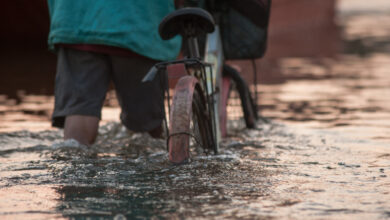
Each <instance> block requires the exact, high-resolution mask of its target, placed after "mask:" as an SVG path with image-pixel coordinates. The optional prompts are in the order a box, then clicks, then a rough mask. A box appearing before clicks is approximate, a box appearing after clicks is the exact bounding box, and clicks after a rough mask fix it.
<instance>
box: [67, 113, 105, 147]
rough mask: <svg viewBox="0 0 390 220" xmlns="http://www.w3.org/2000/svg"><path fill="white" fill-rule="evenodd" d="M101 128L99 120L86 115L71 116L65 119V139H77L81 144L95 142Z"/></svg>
mask: <svg viewBox="0 0 390 220" xmlns="http://www.w3.org/2000/svg"><path fill="white" fill-rule="evenodd" d="M98 127H99V118H98V117H94V116H85V115H70V116H67V117H66V119H65V127H64V139H65V140H66V139H71V138H73V139H75V140H77V141H78V142H80V143H81V144H85V145H91V144H93V142H95V139H96V136H97V133H98Z"/></svg>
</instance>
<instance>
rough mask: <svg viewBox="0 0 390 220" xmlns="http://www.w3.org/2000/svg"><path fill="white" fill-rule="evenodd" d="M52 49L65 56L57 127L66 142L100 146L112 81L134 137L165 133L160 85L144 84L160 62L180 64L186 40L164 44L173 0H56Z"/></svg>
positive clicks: (61, 66) (58, 91)
mask: <svg viewBox="0 0 390 220" xmlns="http://www.w3.org/2000/svg"><path fill="white" fill-rule="evenodd" d="M48 4H49V12H50V19H51V22H50V33H49V39H48V43H49V47H50V49H51V50H55V51H56V52H57V54H58V61H57V75H56V81H55V106H54V113H53V116H52V125H53V126H54V127H59V128H64V138H65V139H71V138H73V139H75V140H77V141H78V142H80V143H81V144H85V145H90V144H92V143H93V142H94V141H95V138H96V136H97V131H98V127H99V121H100V119H101V110H102V106H103V102H104V99H105V96H106V92H107V90H108V87H109V83H110V81H112V82H113V83H114V86H115V90H116V93H117V97H118V101H119V104H120V106H121V110H122V112H121V114H120V120H121V122H122V123H123V124H124V125H125V126H126V127H127V128H128V129H130V130H133V131H136V132H146V131H147V132H149V133H150V134H151V135H152V136H154V137H158V136H159V135H161V132H162V129H161V128H162V127H161V124H162V120H163V117H164V115H163V105H162V103H163V100H162V93H161V88H160V81H159V77H156V78H155V80H154V81H153V82H149V83H147V84H145V83H141V80H142V78H143V76H144V75H145V74H146V73H147V72H148V70H149V69H150V68H151V67H152V65H154V64H155V63H156V62H157V61H162V60H171V59H174V58H176V56H177V54H178V53H179V50H180V42H181V41H180V39H179V38H174V39H172V40H170V41H163V40H162V39H161V38H160V36H159V34H158V25H159V23H160V21H161V19H162V18H163V17H164V16H165V15H167V14H168V13H169V12H171V11H173V10H174V1H173V0H164V1H160V0H146V1H145V0H144V1H136V0H127V1H118V0H110V1H107V0H48Z"/></svg>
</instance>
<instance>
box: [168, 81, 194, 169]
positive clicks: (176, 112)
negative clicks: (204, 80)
mask: <svg viewBox="0 0 390 220" xmlns="http://www.w3.org/2000/svg"><path fill="white" fill-rule="evenodd" d="M198 83H199V82H198V80H197V79H196V78H195V77H193V76H184V77H181V78H180V79H179V81H178V82H177V84H176V87H175V92H174V95H173V99H172V104H171V112H170V117H169V137H168V138H169V139H168V148H169V160H170V161H171V162H172V163H174V164H182V163H185V162H187V161H188V159H189V156H190V155H189V149H188V147H185V146H188V145H189V138H188V135H190V132H191V131H190V121H191V117H192V99H193V94H194V89H195V86H196V84H198Z"/></svg>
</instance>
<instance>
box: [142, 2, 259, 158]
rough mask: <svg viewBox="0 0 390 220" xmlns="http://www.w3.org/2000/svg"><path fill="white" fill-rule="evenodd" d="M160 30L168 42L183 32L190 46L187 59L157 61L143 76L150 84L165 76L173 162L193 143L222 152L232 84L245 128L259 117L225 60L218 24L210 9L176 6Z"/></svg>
mask: <svg viewBox="0 0 390 220" xmlns="http://www.w3.org/2000/svg"><path fill="white" fill-rule="evenodd" d="M159 34H160V36H161V38H162V39H164V40H168V39H171V38H173V37H174V36H176V35H178V34H180V35H181V36H182V37H183V39H184V41H183V42H185V43H186V44H185V45H186V49H187V50H186V54H185V58H183V59H179V60H174V61H168V62H161V63H158V64H156V65H155V66H154V67H153V68H152V69H151V70H150V71H149V72H148V73H147V74H146V76H145V77H144V79H143V81H144V82H146V81H149V80H152V79H153V78H154V77H155V75H156V74H164V77H162V78H163V81H162V82H161V83H162V84H164V88H165V91H164V92H163V95H164V100H167V105H168V111H169V125H168V123H167V122H168V119H167V116H168V115H167V114H166V113H165V120H164V122H165V127H166V131H167V140H166V141H167V147H168V151H169V160H170V161H171V162H172V163H174V164H182V163H185V162H187V161H188V159H189V158H190V150H192V146H193V145H195V146H200V147H201V148H202V149H203V152H204V153H206V154H208V153H210V152H211V151H212V152H214V153H215V154H217V153H218V151H219V144H220V141H221V137H223V136H225V135H226V121H227V113H226V106H227V103H228V99H229V94H230V91H231V90H232V88H233V87H232V86H231V85H232V84H235V85H236V88H237V90H238V93H239V95H240V99H241V104H242V109H243V113H244V118H245V122H246V126H247V127H248V128H253V127H255V122H256V120H257V118H258V115H257V108H256V105H255V102H254V101H253V99H252V97H251V93H250V90H249V88H248V85H247V84H246V83H245V81H244V80H243V79H242V77H241V76H240V75H239V73H238V72H237V71H236V70H235V69H234V68H232V67H229V66H228V65H226V64H224V58H223V51H222V44H221V38H220V32H219V27H218V23H216V22H215V20H214V17H213V16H212V15H211V14H210V13H209V12H207V11H206V10H204V9H201V8H194V7H189V8H181V9H178V10H176V11H174V12H172V13H171V14H169V15H167V16H166V17H165V18H164V19H163V20H162V22H161V23H160V26H159ZM204 34H207V40H206V44H205V53H204V54H205V55H204V56H201V54H200V48H199V45H198V38H199V37H200V36H201V35H204ZM173 86H174V95H173V97H172V100H171V99H170V88H172V87H173ZM197 149H199V148H197ZM197 152H198V151H193V153H197Z"/></svg>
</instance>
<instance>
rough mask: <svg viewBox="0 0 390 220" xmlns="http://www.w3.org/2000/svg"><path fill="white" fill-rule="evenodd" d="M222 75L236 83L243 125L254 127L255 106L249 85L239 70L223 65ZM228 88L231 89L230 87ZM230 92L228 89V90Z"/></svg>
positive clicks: (256, 114) (256, 115)
mask: <svg viewBox="0 0 390 220" xmlns="http://www.w3.org/2000/svg"><path fill="white" fill-rule="evenodd" d="M223 76H227V77H229V78H230V79H231V80H232V81H233V83H234V84H235V85H236V89H237V92H238V94H239V97H240V100H241V107H242V112H243V114H244V120H245V125H246V127H247V128H255V127H256V121H257V119H258V117H259V116H258V113H257V107H256V105H255V102H254V100H253V98H252V96H251V93H250V90H249V87H248V85H247V83H246V82H245V80H244V79H243V78H242V77H241V76H240V74H239V72H238V71H237V70H235V69H234V68H232V67H230V66H228V65H224V66H223ZM229 89H232V87H230V88H229ZM229 93H230V91H229Z"/></svg>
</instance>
